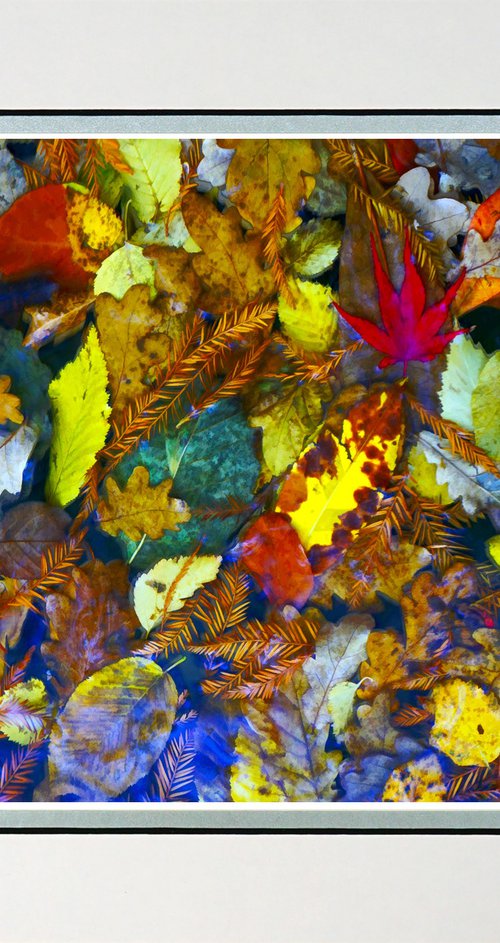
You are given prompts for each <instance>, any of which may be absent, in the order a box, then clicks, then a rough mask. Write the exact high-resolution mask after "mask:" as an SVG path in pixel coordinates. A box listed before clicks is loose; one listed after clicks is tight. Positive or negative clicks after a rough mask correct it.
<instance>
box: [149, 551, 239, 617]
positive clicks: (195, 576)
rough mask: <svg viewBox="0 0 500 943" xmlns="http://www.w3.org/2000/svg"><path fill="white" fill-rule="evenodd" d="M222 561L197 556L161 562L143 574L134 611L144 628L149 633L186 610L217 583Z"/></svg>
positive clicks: (213, 557) (218, 558) (220, 558)
mask: <svg viewBox="0 0 500 943" xmlns="http://www.w3.org/2000/svg"><path fill="white" fill-rule="evenodd" d="M221 561H222V557H215V556H201V555H200V556H196V557H176V558H174V559H171V560H160V561H159V562H158V563H157V564H156V566H154V567H153V568H152V569H151V570H149V571H148V572H147V573H143V574H142V575H141V576H140V577H139V579H138V580H137V582H136V584H135V587H134V607H135V611H136V613H137V615H138V618H139V619H140V622H141V625H143V626H144V628H145V629H147V630H148V631H149V630H151V629H152V628H154V626H155V625H158V623H159V622H161V619H162V617H163V616H164V614H166V613H167V612H176V611H177V610H178V609H182V607H183V605H184V603H185V601H186V600H187V599H190V598H191V596H193V595H194V593H195V592H196V590H197V589H199V588H200V586H203V584H204V583H209V582H210V581H211V580H214V579H215V577H216V576H217V573H218V572H219V567H220V565H221Z"/></svg>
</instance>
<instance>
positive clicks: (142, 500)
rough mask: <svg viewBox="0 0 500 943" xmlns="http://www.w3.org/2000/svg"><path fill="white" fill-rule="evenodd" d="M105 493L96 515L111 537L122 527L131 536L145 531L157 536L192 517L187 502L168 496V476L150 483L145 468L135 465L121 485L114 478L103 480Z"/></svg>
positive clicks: (177, 527) (169, 483)
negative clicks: (124, 483) (154, 485)
mask: <svg viewBox="0 0 500 943" xmlns="http://www.w3.org/2000/svg"><path fill="white" fill-rule="evenodd" d="M104 487H105V490H106V497H105V499H104V500H101V501H100V502H99V504H98V506H97V517H98V519H99V524H100V526H101V527H102V529H103V530H105V531H106V532H107V533H108V534H111V535H112V536H113V537H116V536H117V534H119V532H120V531H121V532H122V533H124V534H126V536H127V537H129V538H130V539H131V540H141V539H142V537H143V536H144V535H146V536H147V537H151V538H152V539H153V540H157V539H158V538H159V537H163V534H164V532H165V531H166V530H178V529H179V524H180V523H181V522H182V521H188V520H189V519H190V517H191V515H190V513H189V510H188V507H187V505H186V504H185V503H184V501H180V500H179V499H178V498H171V497H170V492H171V490H172V481H171V480H169V479H167V480H166V481H163V482H161V484H159V485H156V487H153V488H152V487H151V486H150V484H149V472H148V470H147V468H144V467H143V466H142V465H138V466H137V468H134V470H133V472H132V474H131V476H130V478H129V479H128V481H127V484H126V485H125V487H124V489H123V490H121V489H120V488H119V486H118V484H117V483H116V481H115V480H114V479H113V478H107V479H106V482H105V486H104Z"/></svg>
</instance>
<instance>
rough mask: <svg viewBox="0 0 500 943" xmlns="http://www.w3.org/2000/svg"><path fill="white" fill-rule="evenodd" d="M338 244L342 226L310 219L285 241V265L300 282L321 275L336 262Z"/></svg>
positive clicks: (340, 238) (332, 221) (330, 220)
mask: <svg viewBox="0 0 500 943" xmlns="http://www.w3.org/2000/svg"><path fill="white" fill-rule="evenodd" d="M341 240H342V226H341V224H340V223H339V222H338V221H337V220H336V219H319V220H318V219H311V220H310V221H309V222H308V223H304V224H303V225H302V226H300V228H299V229H297V230H296V232H294V233H293V235H292V236H291V237H290V239H289V240H288V241H287V243H286V246H285V249H284V253H283V254H284V259H285V263H286V265H287V266H288V265H289V266H290V268H291V270H292V272H293V274H294V275H298V276H299V277H300V278H314V277H315V276H317V275H322V274H323V272H326V271H327V269H329V268H330V266H332V265H333V263H334V261H335V259H336V258H337V256H338V254H339V251H340V243H341Z"/></svg>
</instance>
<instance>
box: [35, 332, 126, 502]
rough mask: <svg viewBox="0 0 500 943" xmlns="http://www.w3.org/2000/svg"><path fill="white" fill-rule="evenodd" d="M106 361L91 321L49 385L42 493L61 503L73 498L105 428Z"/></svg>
mask: <svg viewBox="0 0 500 943" xmlns="http://www.w3.org/2000/svg"><path fill="white" fill-rule="evenodd" d="M107 382H108V373H107V370H106V361H105V360H104V356H103V353H102V350H101V348H100V346H99V338H98V336H97V331H96V329H95V327H94V326H93V325H92V326H91V328H90V330H89V332H88V335H87V339H86V341H85V344H84V345H83V347H82V348H81V350H80V351H79V353H78V354H77V355H76V357H75V359H74V360H73V361H71V362H70V363H68V364H66V366H65V367H63V369H62V370H61V372H60V373H59V375H58V376H57V377H56V378H55V379H54V380H52V383H51V384H50V386H49V397H50V400H51V403H52V411H53V436H52V446H51V450H50V465H49V475H48V479H47V484H46V488H45V495H46V498H47V501H48V502H49V503H50V504H57V505H61V506H64V505H66V504H69V502H70V501H72V500H73V498H76V496H77V494H78V492H79V490H80V488H81V486H82V484H83V481H84V478H85V475H86V474H87V472H88V470H89V469H90V468H91V467H92V465H93V464H94V462H95V459H96V455H97V453H98V451H99V450H100V449H101V448H102V447H103V445H104V442H105V440H106V435H107V432H108V429H109V420H108V416H109V414H110V412H111V409H110V407H109V405H108V393H107V390H106V385H107Z"/></svg>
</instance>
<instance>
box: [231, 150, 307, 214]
mask: <svg viewBox="0 0 500 943" xmlns="http://www.w3.org/2000/svg"><path fill="white" fill-rule="evenodd" d="M223 143H224V146H225V147H232V148H234V149H235V153H234V155H233V157H232V159H231V163H230V164H229V169H228V173H227V180H226V190H228V191H229V194H230V197H231V202H232V203H234V204H235V205H236V206H237V207H238V209H239V211H240V213H241V215H242V216H243V218H244V219H246V220H247V221H248V222H249V223H251V224H252V226H254V227H255V228H256V229H261V228H262V225H263V223H264V220H265V218H266V216H267V214H268V213H269V210H270V208H271V205H272V203H273V200H274V199H275V197H276V194H277V192H278V190H279V188H280V186H281V185H283V194H284V198H285V204H286V210H287V218H286V223H285V232H291V231H292V230H293V229H296V228H297V226H298V225H299V224H300V218H299V217H297V215H296V213H297V210H298V209H299V208H300V205H301V203H303V202H305V201H306V200H307V199H308V197H309V196H310V195H311V193H312V191H313V189H314V186H315V179H314V177H313V176H312V175H313V174H316V173H318V172H319V170H320V167H321V161H320V159H319V157H318V155H317V154H316V151H315V150H314V147H313V143H312V141H307V140H301V139H300V138H295V139H293V140H288V141H287V140H282V139H279V140H278V139H276V140H275V139H270V138H267V139H263V138H261V139H257V138H255V139H253V140H252V139H246V140H237V141H230V142H228V141H224V142H223Z"/></svg>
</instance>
